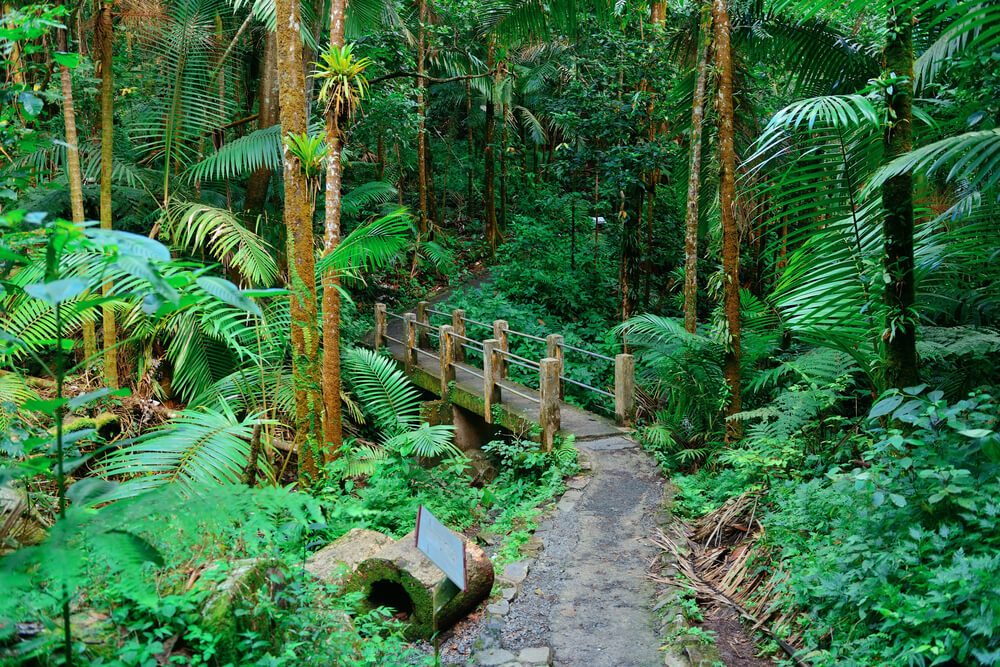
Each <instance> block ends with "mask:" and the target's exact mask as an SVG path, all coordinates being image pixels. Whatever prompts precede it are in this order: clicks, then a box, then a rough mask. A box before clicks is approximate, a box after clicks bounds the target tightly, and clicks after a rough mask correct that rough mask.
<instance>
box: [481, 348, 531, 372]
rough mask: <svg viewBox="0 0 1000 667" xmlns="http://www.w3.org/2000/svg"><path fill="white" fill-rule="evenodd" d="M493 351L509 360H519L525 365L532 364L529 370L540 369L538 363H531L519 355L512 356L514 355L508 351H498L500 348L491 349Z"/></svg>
mask: <svg viewBox="0 0 1000 667" xmlns="http://www.w3.org/2000/svg"><path fill="white" fill-rule="evenodd" d="M493 350H494V351H495V352H497V353H499V354H501V355H503V356H505V357H510V358H511V359H520V360H521V361H522V362H524V363H527V364H532V365H531V368H541V366H540V365H539V363H538V362H537V361H532V360H531V359H527V358H525V357H522V356H521V355H519V354H514V353H513V352H511V351H510V350H501V349H500V348H498V347H497V348H493Z"/></svg>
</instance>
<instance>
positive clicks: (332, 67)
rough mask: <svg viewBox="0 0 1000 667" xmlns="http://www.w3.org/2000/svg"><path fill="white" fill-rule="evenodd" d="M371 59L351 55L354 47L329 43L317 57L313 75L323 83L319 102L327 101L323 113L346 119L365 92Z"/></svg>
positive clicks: (356, 106)
mask: <svg viewBox="0 0 1000 667" xmlns="http://www.w3.org/2000/svg"><path fill="white" fill-rule="evenodd" d="M371 63H372V61H371V59H370V58H358V59H355V58H354V47H353V46H352V45H351V44H344V45H343V46H340V47H338V46H336V45H331V46H330V48H329V49H328V50H327V51H324V52H323V53H321V54H320V56H319V62H316V63H313V64H314V65H316V73H315V74H314V76H315V77H316V78H317V79H319V80H320V81H322V82H323V85H322V87H321V88H320V89H319V101H320V102H323V103H325V104H326V112H325V113H326V115H327V116H329V115H331V114H333V115H334V116H335V117H336V118H337V119H338V120H343V121H349V120H350V119H351V117H352V116H353V115H354V111H355V109H357V108H358V106H359V105H360V104H361V100H362V99H364V96H365V94H366V93H367V92H368V80H367V79H366V78H365V76H364V72H365V70H366V69H368V66H369V65H371Z"/></svg>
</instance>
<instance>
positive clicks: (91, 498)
mask: <svg viewBox="0 0 1000 667" xmlns="http://www.w3.org/2000/svg"><path fill="white" fill-rule="evenodd" d="M116 488H118V483H117V482H109V481H107V480H103V479H101V478H100V477H84V478H83V479H81V480H80V481H78V482H75V483H74V484H73V485H72V486H70V487H69V488H68V489H66V497H67V498H69V499H70V501H72V502H73V504H74V505H79V506H81V507H89V506H92V505H96V504H98V503H100V502H102V499H103V498H105V497H107V496H108V494H110V493H111V492H112V491H114V490H115V489H116Z"/></svg>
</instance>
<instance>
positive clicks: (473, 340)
mask: <svg viewBox="0 0 1000 667" xmlns="http://www.w3.org/2000/svg"><path fill="white" fill-rule="evenodd" d="M449 335H451V336H454V337H455V338H459V339H461V340H467V341H469V342H470V343H475V344H476V345H479V346H480V347H482V345H483V344H482V343H481V342H480V341H478V340H476V339H475V338H468V337H466V336H463V335H462V334H460V333H455V332H454V331H452V332H451V334H449Z"/></svg>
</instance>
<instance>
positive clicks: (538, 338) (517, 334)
mask: <svg viewBox="0 0 1000 667" xmlns="http://www.w3.org/2000/svg"><path fill="white" fill-rule="evenodd" d="M507 333H509V334H513V335H515V336H523V337H524V338H530V339H531V340H537V341H539V342H541V343H547V342H548V341H547V340H546V339H544V338H542V337H541V336H535V335H533V334H529V333H524V332H523V331H514V330H513V329H508V330H507Z"/></svg>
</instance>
